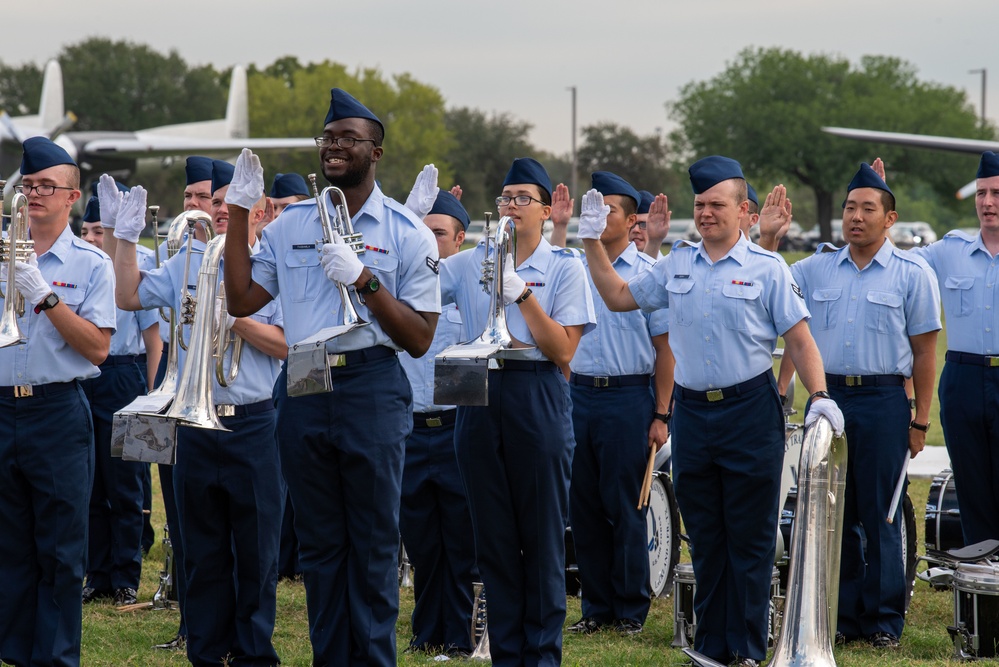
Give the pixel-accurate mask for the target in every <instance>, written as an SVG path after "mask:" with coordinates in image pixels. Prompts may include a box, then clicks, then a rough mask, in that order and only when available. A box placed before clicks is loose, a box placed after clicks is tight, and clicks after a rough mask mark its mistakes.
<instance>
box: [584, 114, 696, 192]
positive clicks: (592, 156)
mask: <svg viewBox="0 0 999 667" xmlns="http://www.w3.org/2000/svg"><path fill="white" fill-rule="evenodd" d="M582 132H583V143H582V146H581V147H580V149H579V164H580V169H581V170H582V172H583V173H581V174H580V175H579V176H580V178H579V182H580V183H581V184H583V185H581V186H580V189H581V190H583V191H584V192H585V191H586V190H587V189H589V185H588V184H589V182H590V181H589V177H590V174H591V173H592V172H594V171H601V170H605V171H612V172H614V173H615V174H617V175H618V176H620V177H621V178H623V179H624V180H626V181H628V182H629V183H631V184H632V185H633V186H634V187H635V188H636V189H638V190H648V191H649V192H653V193H659V192H665V193H666V194H667V195H668V194H670V193H671V192H673V191H677V190H678V189H679V186H680V183H679V182H678V179H677V178H676V175H675V173H674V172H673V171H672V170H671V169H670V162H669V150H668V147H667V145H666V143H665V142H664V141H663V140H662V138H661V137H660V136H659V135H658V134H651V135H648V136H645V137H640V136H638V135H637V134H635V132H634V131H633V130H631V129H630V128H627V127H623V126H621V125H617V124H615V123H599V124H597V125H589V126H587V127H584V128H583V130H582ZM573 194H574V196H580V195H582V192H580V193H573Z"/></svg>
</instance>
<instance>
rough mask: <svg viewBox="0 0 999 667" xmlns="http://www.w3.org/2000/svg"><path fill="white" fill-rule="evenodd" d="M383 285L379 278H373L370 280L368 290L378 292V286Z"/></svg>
mask: <svg viewBox="0 0 999 667" xmlns="http://www.w3.org/2000/svg"><path fill="white" fill-rule="evenodd" d="M381 286H382V284H381V283H380V282H378V278H372V279H371V280H369V281H368V290H369V291H371V292H377V291H378V288H379V287H381Z"/></svg>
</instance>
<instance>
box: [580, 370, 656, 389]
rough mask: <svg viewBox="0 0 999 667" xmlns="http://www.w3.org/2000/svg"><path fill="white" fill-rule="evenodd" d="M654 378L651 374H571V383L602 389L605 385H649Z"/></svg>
mask: <svg viewBox="0 0 999 667" xmlns="http://www.w3.org/2000/svg"><path fill="white" fill-rule="evenodd" d="M651 380H652V376H651V375H598V376H596V377H594V376H590V375H578V374H576V373H572V374H571V375H569V384H577V385H579V386H581V387H594V388H596V389H602V388H604V387H643V386H644V387H648V386H649V383H650V382H651Z"/></svg>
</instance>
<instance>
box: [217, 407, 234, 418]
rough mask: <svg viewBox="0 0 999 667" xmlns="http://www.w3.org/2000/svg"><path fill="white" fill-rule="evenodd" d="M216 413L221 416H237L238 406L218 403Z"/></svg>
mask: <svg viewBox="0 0 999 667" xmlns="http://www.w3.org/2000/svg"><path fill="white" fill-rule="evenodd" d="M215 414H217V415H218V416H219V417H235V416H236V406H235V405H216V406H215Z"/></svg>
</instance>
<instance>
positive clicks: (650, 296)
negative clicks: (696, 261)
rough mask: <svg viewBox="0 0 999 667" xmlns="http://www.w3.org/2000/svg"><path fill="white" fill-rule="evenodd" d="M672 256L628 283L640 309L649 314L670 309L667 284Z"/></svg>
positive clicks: (668, 256)
mask: <svg viewBox="0 0 999 667" xmlns="http://www.w3.org/2000/svg"><path fill="white" fill-rule="evenodd" d="M670 259H671V255H667V256H666V257H664V258H663V259H661V260H659V261H657V262H656V263H655V266H653V267H652V268H651V269H650V270H648V271H644V272H642V273H640V274H639V275H637V276H635V277H634V278H632V279H631V280H630V281H628V289H629V290H631V296H632V298H634V299H635V303H637V304H638V307H639V308H641V309H642V310H643V311H645V312H647V313H651V312H654V311H656V310H660V309H662V308H669V292H667V291H666V283H667V281H668V279H669V265H670V264H671V262H670Z"/></svg>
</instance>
